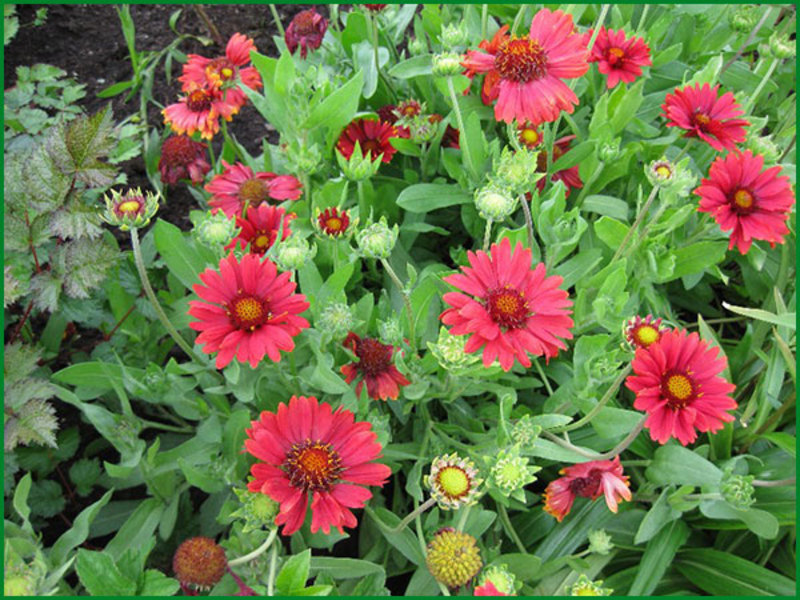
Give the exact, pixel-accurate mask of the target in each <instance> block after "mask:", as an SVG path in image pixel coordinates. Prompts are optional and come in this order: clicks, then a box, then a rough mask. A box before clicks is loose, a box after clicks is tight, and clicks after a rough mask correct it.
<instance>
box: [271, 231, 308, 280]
mask: <svg viewBox="0 0 800 600" xmlns="http://www.w3.org/2000/svg"><path fill="white" fill-rule="evenodd" d="M316 255H317V246H316V244H315V245H313V246H310V245H309V243H308V240H307V239H305V238H300V237H297V236H292V237H290V238H288V239H286V240H284V241H283V242H281V243H280V245H279V246H278V248H277V251H276V253H275V262H276V263H277V265H278V266H279V267H280V268H281V269H283V270H284V271H295V270H297V269H299V268H300V267H302V266H303V265H304V264H306V263H307V262H308V261H310V260H311V259H312V258H314V257H315V256H316Z"/></svg>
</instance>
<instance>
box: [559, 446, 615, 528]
mask: <svg viewBox="0 0 800 600" xmlns="http://www.w3.org/2000/svg"><path fill="white" fill-rule="evenodd" d="M559 473H560V474H561V475H563V477H559V478H558V479H555V480H553V481H551V482H550V483H549V484H548V485H547V489H546V490H545V492H544V507H543V508H544V510H545V512H547V513H549V514H551V515H553V516H554V517H555V518H556V519H557V520H558V522H559V523H560V522H561V521H562V520H564V517H566V516H567V515H568V514H569V511H570V510H572V503H573V502H575V498H576V497H577V496H581V497H583V498H591V499H592V500H597V499H598V498H599V497H600V496H605V500H606V504H607V505H608V509H609V510H610V511H611V512H614V513H615V512H617V507H618V505H619V502H620V500H628V501H630V499H631V490H630V482H629V481H628V476H627V475H623V474H622V464H621V463H620V462H619V456H615V457H614V460H590V461H589V462H584V463H578V464H577V465H572V466H570V467H564V468H563V469H561V470H560V471H559Z"/></svg>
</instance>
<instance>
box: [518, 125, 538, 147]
mask: <svg viewBox="0 0 800 600" xmlns="http://www.w3.org/2000/svg"><path fill="white" fill-rule="evenodd" d="M520 137H521V138H522V141H523V143H525V144H526V145H528V146H535V145H536V144H538V143H539V134H538V133H537V132H536V130H535V129H533V128H528V127H526V128H525V129H523V130H522V133H521V134H520Z"/></svg>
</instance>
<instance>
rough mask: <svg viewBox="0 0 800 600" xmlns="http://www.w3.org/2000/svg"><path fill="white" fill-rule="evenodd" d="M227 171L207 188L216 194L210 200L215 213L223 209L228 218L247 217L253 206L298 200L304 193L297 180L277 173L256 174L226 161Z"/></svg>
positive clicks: (301, 185)
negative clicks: (270, 201) (269, 201)
mask: <svg viewBox="0 0 800 600" xmlns="http://www.w3.org/2000/svg"><path fill="white" fill-rule="evenodd" d="M222 166H224V167H225V170H224V171H223V172H222V173H221V174H219V175H216V176H215V177H214V178H213V179H212V180H211V181H210V182H209V183H208V185H206V187H205V189H206V191H207V192H208V193H210V194H211V195H212V198H211V199H210V200H209V201H208V204H209V206H211V208H212V212H215V213H216V212H217V211H218V210H221V211H222V212H224V213H225V214H226V215H227V216H228V217H235V216H237V215H244V214H245V212H246V209H247V208H249V207H251V206H256V207H257V206H260V205H261V204H263V203H265V202H267V201H268V199H269V198H272V199H273V200H297V199H298V198H300V195H301V194H302V190H303V184H301V183H300V182H299V181H298V180H297V178H296V177H292V176H291V175H276V174H275V173H254V172H253V169H251V168H250V167H248V166H245V165H243V164H242V163H235V164H233V165H229V164H228V163H227V162H225V161H224V160H223V161H222Z"/></svg>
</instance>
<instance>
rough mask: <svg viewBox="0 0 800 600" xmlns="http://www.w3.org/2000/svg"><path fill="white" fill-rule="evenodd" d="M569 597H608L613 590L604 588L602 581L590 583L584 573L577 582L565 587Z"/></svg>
mask: <svg viewBox="0 0 800 600" xmlns="http://www.w3.org/2000/svg"><path fill="white" fill-rule="evenodd" d="M567 591H569V595H570V596H610V595H611V594H612V593H613V591H614V590H611V589H608V588H604V587H603V581H602V580H598V581H592V580H591V579H589V578H588V577H587V576H586V573H581V575H580V577H578V580H577V581H576V582H575V583H574V584H572V586H571V587H567Z"/></svg>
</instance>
